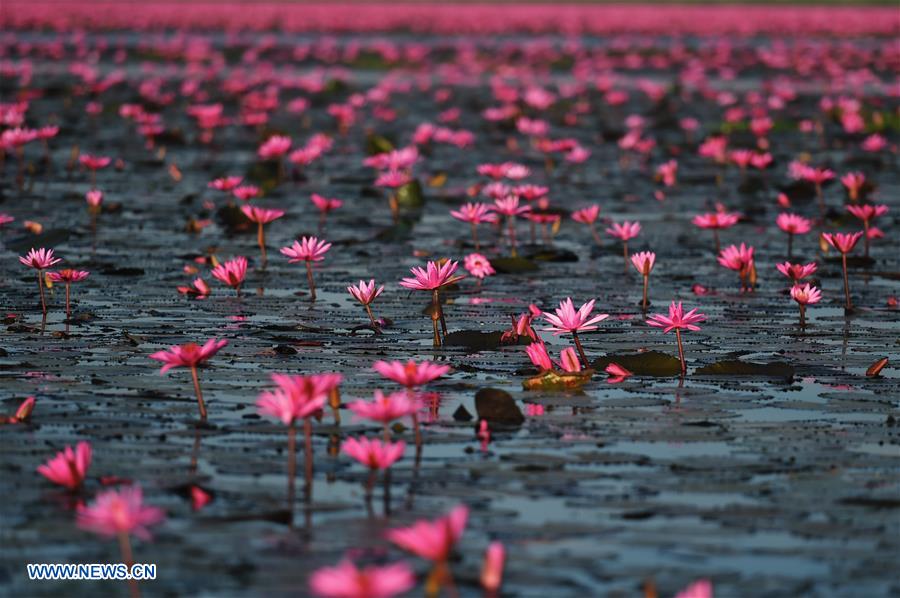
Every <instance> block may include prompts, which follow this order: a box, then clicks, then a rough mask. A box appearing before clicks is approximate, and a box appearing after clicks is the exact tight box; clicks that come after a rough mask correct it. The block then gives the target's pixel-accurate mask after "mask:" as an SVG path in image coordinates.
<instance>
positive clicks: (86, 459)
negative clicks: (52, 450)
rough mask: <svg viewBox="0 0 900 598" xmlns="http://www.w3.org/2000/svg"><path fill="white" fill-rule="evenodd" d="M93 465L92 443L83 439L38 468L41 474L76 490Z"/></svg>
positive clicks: (55, 482)
mask: <svg viewBox="0 0 900 598" xmlns="http://www.w3.org/2000/svg"><path fill="white" fill-rule="evenodd" d="M90 465H91V445H90V444H89V443H87V442H84V441H81V442H79V443H78V444H76V445H75V448H74V449H73V448H72V447H71V446H67V447H66V448H65V449H63V450H62V451H60V452H59V453H57V454H56V456H55V457H53V458H52V459H50V460H49V461H47V462H46V463H44V464H43V465H41V466H39V467H38V468H37V471H38V473H39V474H41V475H42V476H44V477H45V478H47V479H48V480H50V481H51V482H53V483H54V484H59V485H60V486H63V487H65V488H68V489H69V490H76V489H77V488H79V487H80V486H81V484H82V483H83V482H84V476H85V475H86V474H87V470H88V467H90Z"/></svg>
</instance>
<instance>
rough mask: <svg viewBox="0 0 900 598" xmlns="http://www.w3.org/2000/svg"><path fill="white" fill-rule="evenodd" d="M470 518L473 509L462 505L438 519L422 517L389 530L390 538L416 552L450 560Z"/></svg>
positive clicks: (444, 560) (444, 561) (407, 549)
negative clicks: (411, 523) (402, 526)
mask: <svg viewBox="0 0 900 598" xmlns="http://www.w3.org/2000/svg"><path fill="white" fill-rule="evenodd" d="M468 518H469V509H468V508H467V507H466V506H465V505H460V506H458V507H455V508H454V509H453V510H451V511H450V512H449V513H448V514H447V515H445V516H444V517H440V518H438V519H436V520H434V521H426V520H420V521H417V522H416V523H415V524H413V525H412V526H410V527H404V528H397V529H392V530H388V532H387V538H388V540H390V541H391V542H393V543H394V544H396V545H397V546H399V547H400V548H402V549H403V550H406V551H407V552H411V553H413V554H415V555H416V556H419V557H421V558H423V559H426V560H429V561H432V562H433V563H435V564H441V563H443V564H446V562H447V560H448V558H449V557H450V551H451V550H453V547H454V546H455V545H456V543H457V542H458V541H459V538H460V537H461V536H462V534H463V531H464V530H465V528H466V521H467V520H468Z"/></svg>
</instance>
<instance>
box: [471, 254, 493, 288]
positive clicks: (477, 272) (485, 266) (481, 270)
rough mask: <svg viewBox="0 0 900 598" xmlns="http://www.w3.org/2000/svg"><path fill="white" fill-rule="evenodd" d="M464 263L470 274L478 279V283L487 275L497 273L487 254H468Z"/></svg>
mask: <svg viewBox="0 0 900 598" xmlns="http://www.w3.org/2000/svg"><path fill="white" fill-rule="evenodd" d="M463 265H464V266H465V268H466V270H468V272H469V274H471V275H472V276H474V277H475V278H477V279H478V284H479V285H480V284H481V281H482V280H484V279H485V277H487V276H492V275H494V274H496V273H497V271H496V270H494V268H493V266H491V262H490V260H488V259H487V258H486V257H485V256H483V255H481V254H480V253H470V254H469V255H467V256H466V258H465V260H464V261H463Z"/></svg>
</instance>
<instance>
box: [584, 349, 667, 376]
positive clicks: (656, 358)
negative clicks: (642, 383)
mask: <svg viewBox="0 0 900 598" xmlns="http://www.w3.org/2000/svg"><path fill="white" fill-rule="evenodd" d="M611 363H618V364H619V365H621V366H622V367H624V368H625V369H626V370H630V371H631V372H633V373H634V374H636V375H638V376H663V377H668V376H678V375H680V374H681V362H680V361H678V358H676V357H672V356H671V355H668V354H666V353H661V352H659V351H647V352H645V353H637V354H632V355H607V356H606V357H601V358H600V359H597V360H595V361H594V363H593V364H592V365H593V366H594V369H596V370H603V369H606V366H608V365H609V364H611Z"/></svg>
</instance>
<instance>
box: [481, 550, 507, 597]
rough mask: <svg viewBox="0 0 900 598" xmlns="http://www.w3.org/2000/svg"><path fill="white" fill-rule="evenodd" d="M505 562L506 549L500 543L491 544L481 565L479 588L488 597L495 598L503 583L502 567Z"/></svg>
mask: <svg viewBox="0 0 900 598" xmlns="http://www.w3.org/2000/svg"><path fill="white" fill-rule="evenodd" d="M505 562H506V549H504V547H503V543H502V542H491V543H490V544H489V545H488V547H487V550H486V551H485V553H484V561H483V564H482V565H481V577H480V578H479V581H481V587H482V588H484V590H485V591H486V592H488V595H489V596H496V595H497V593H498V592H499V591H500V585H501V584H502V583H503V565H504V564H505Z"/></svg>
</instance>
